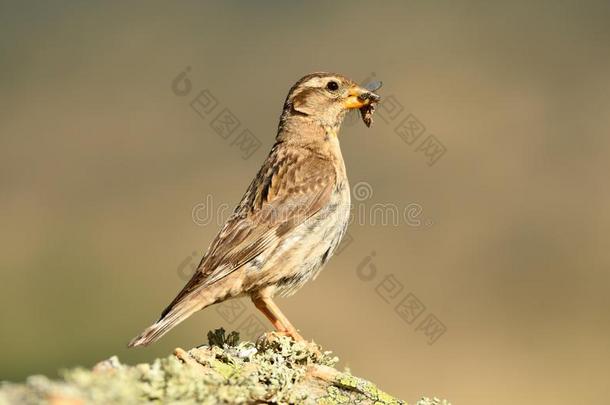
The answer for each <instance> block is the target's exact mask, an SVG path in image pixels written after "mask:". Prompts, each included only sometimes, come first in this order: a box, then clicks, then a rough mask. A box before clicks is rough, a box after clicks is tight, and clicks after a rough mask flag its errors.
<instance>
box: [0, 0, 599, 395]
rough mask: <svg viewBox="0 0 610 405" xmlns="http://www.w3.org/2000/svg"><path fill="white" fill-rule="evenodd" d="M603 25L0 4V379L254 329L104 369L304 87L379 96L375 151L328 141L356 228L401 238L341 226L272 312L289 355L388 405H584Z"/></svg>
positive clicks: (217, 7) (340, 7)
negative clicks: (428, 403)
mask: <svg viewBox="0 0 610 405" xmlns="http://www.w3.org/2000/svg"><path fill="white" fill-rule="evenodd" d="M608 21H610V4H609V3H608V2H604V1H599V2H595V1H587V2H577V1H564V2H551V1H545V2H535V3H532V2H510V4H509V3H507V2H502V3H499V2H495V3H490V2H482V1H481V2H448V1H446V2H445V1H443V2H424V1H418V2H413V1H412V2H385V3H383V4H375V3H372V2H362V3H356V2H350V3H339V2H333V3H332V4H326V3H321V2H320V3H313V2H308V3H303V4H300V5H299V4H291V5H288V4H284V3H280V2H277V3H276V2H260V3H258V4H256V5H254V4H250V3H247V2H235V1H234V2H226V3H224V4H220V3H202V2H201V3H200V2H182V3H179V4H178V3H173V2H172V3H169V2H139V3H138V2H130V3H129V4H121V3H119V2H114V3H103V4H102V3H101V2H100V3H99V4H95V3H88V4H81V3H80V2H75V1H74V2H53V3H52V4H51V3H48V4H47V3H44V2H38V3H33V2H30V3H28V4H25V3H18V2H12V4H10V3H9V2H2V4H1V5H0V27H1V28H0V33H1V35H0V72H1V73H0V94H1V97H0V213H1V214H0V218H2V220H1V228H2V232H0V238H1V239H0V246H1V247H2V248H1V249H2V254H1V255H0V271H1V277H2V283H1V284H0V297H2V302H3V304H2V305H1V306H0V321H1V325H2V331H1V332H0V352H1V356H2V361H1V362H0V379H3V380H13V381H19V380H23V379H24V378H25V377H26V376H28V375H30V374H34V373H43V374H47V375H51V376H56V375H57V370H58V369H61V368H67V367H74V366H86V367H90V366H92V365H93V364H95V363H96V362H97V361H99V360H102V359H104V358H107V357H109V356H111V355H113V354H117V355H118V356H119V357H120V359H121V360H122V361H125V362H128V363H132V364H133V363H136V362H142V361H148V360H151V359H153V358H154V357H157V356H165V355H167V354H168V353H170V352H171V351H172V350H173V349H174V347H177V346H180V347H183V348H189V347H192V346H193V345H197V344H200V343H203V342H205V341H206V339H205V334H206V333H207V331H208V330H209V329H212V328H216V327H220V326H223V327H225V328H226V329H237V330H240V331H242V334H243V335H244V336H245V337H248V338H250V337H251V335H252V334H255V332H256V330H255V329H256V328H255V329H252V325H259V327H260V325H262V326H263V328H268V329H270V328H271V326H270V325H269V324H268V323H267V321H266V320H265V319H264V318H263V317H262V316H261V315H259V314H258V312H257V311H256V310H255V309H254V307H253V306H252V305H251V304H250V302H248V301H247V300H242V301H236V303H235V305H233V306H226V305H225V306H222V307H212V308H208V309H206V310H204V311H202V312H200V313H198V314H196V315H195V316H193V317H191V318H190V319H188V320H187V321H186V322H184V323H183V324H181V325H180V326H179V327H177V328H175V329H174V330H172V332H171V333H169V334H168V335H167V336H166V337H165V338H163V339H162V340H160V341H159V342H158V343H157V344H155V345H153V346H151V347H149V348H146V349H140V350H127V349H126V343H127V341H128V340H129V339H131V338H132V337H133V336H134V335H136V334H137V333H139V332H140V331H141V330H142V329H143V328H144V327H146V326H148V325H149V324H150V323H151V322H152V321H154V320H155V319H156V318H157V317H158V315H159V313H160V311H161V310H162V309H163V308H164V307H165V305H166V304H167V303H169V301H170V300H171V299H172V298H173V297H174V295H175V294H176V293H177V292H178V290H179V289H180V288H181V287H182V285H183V284H184V282H185V280H186V278H188V274H189V272H190V271H192V270H191V269H192V266H193V265H194V264H195V262H196V261H198V259H199V257H200V256H201V254H202V253H203V252H204V251H205V249H206V248H207V246H208V244H209V243H210V242H211V240H212V238H213V237H214V236H215V234H216V233H217V231H218V230H219V228H220V224H219V223H217V222H218V220H217V219H215V218H212V219H211V217H210V216H209V215H211V214H209V213H210V212H212V213H216V212H218V210H221V211H222V210H223V209H224V210H225V211H222V213H221V214H220V215H221V216H223V215H224V218H226V215H228V210H230V209H232V208H233V206H234V204H236V203H237V202H238V200H239V199H240V198H241V196H242V194H243V192H244V191H245V189H246V187H247V185H248V184H249V182H250V180H251V179H252V177H253V176H254V174H255V172H256V170H257V169H258V168H259V166H260V164H261V163H262V161H263V160H264V158H265V156H266V154H267V152H268V150H269V148H270V147H271V145H272V143H273V140H274V136H275V131H276V128H277V120H278V117H279V114H280V111H281V107H282V103H283V101H284V98H285V96H286V93H287V91H288V89H289V88H290V87H291V86H292V84H293V83H294V82H295V81H296V80H297V79H299V78H300V77H301V76H303V75H304V74H306V73H309V72H312V71H319V70H326V71H335V72H340V73H343V74H345V75H347V76H349V77H351V78H353V79H354V80H356V81H363V80H367V78H370V77H376V78H377V79H380V80H383V82H384V87H383V88H382V90H380V93H381V94H382V95H383V96H384V97H386V102H385V103H384V104H382V105H381V106H380V108H379V109H378V114H377V115H376V116H375V123H374V124H373V126H372V127H371V128H370V129H367V128H366V127H365V126H364V125H362V123H361V122H359V120H357V119H354V117H350V118H349V119H348V121H347V122H346V124H345V125H344V128H343V131H342V133H341V136H340V139H341V143H342V149H343V155H344V157H345V160H346V165H347V169H348V174H349V176H350V181H351V184H352V185H353V186H354V187H355V185H358V186H359V187H361V190H358V193H359V194H358V195H357V196H354V197H357V198H354V199H353V200H354V203H355V208H354V209H355V210H364V212H369V213H370V212H371V211H372V210H374V209H377V208H378V207H385V208H382V209H383V210H388V209H390V211H392V212H399V213H400V217H399V219H398V221H394V220H392V219H390V220H389V221H386V223H385V224H384V223H383V221H381V220H380V219H379V217H376V215H377V214H375V215H369V216H366V215H365V219H364V220H359V219H357V220H355V221H354V222H353V223H352V225H351V226H350V228H349V236H348V240H347V241H346V242H345V243H344V244H343V245H342V250H341V252H340V254H338V256H337V257H335V258H334V259H333V260H331V261H330V263H329V264H328V265H327V266H326V268H325V270H324V271H323V272H322V273H321V276H320V277H319V278H318V279H317V280H316V281H315V282H313V283H309V284H308V285H307V286H306V287H305V288H304V289H302V290H301V291H299V292H298V293H297V294H296V295H295V296H293V297H290V298H287V299H280V300H279V305H280V306H281V307H282V308H283V310H284V312H285V313H286V314H287V315H288V317H289V318H290V319H291V320H292V322H293V323H295V324H296V325H297V327H298V328H299V329H300V330H301V332H302V334H303V335H304V336H306V337H308V338H310V339H314V340H315V341H316V342H318V343H320V344H322V345H323V347H324V348H325V349H327V350H332V351H334V352H335V353H336V354H337V355H338V356H339V357H340V358H341V363H340V365H341V366H346V367H349V368H350V369H351V371H352V372H353V373H355V374H356V375H359V376H362V377H365V378H368V379H370V380H372V381H374V382H375V383H377V384H379V386H380V387H382V388H383V389H385V390H386V391H388V392H389V393H391V394H394V395H396V396H399V397H400V398H403V399H405V400H407V401H409V402H413V401H414V400H416V399H417V398H419V397H420V396H422V395H427V396H438V397H445V398H448V399H450V400H452V402H453V403H456V404H483V403H490V402H491V403H496V404H514V403H516V402H519V401H524V402H525V401H527V402H528V403H585V402H587V401H596V402H597V403H600V402H603V401H604V400H603V398H606V400H607V398H608V396H609V395H610V388H609V386H608V383H607V382H608V377H609V375H610V373H609V372H610V367H609V366H608V362H609V361H610V340H609V333H610V302H609V298H608V297H609V294H608V284H609V281H610V272H609V271H608V269H609V264H610V251H609V250H608V240H609V239H608V237H607V234H608V231H610V229H609V225H610V210H608V207H609V204H610V187H608V174H609V167H608V157H609V152H610V137H609V136H608V128H609V127H610V114H609V113H608V112H609V109H610V77H609V72H610V25H609V24H608ZM183 72H186V73H185V75H184V76H180V77H179V78H177V76H178V75H180V74H181V73H183ZM178 79H179V80H178ZM176 80H178V81H176ZM201 92H204V93H203V95H204V96H205V100H208V101H209V100H212V101H210V103H208V104H206V106H207V107H206V108H208V109H212V110H211V111H210V112H209V113H208V112H206V111H207V110H206V111H203V112H202V110H203V109H202V108H201V105H202V102H201V100H202V99H201V94H202V93H201ZM193 100H199V101H200V102H199V103H198V102H195V103H193ZM212 107H214V108H212ZM225 108H226V109H228V111H229V112H230V114H231V117H232V118H231V119H233V122H234V123H237V121H239V125H238V126H236V125H233V126H232V127H231V129H230V131H228V132H229V133H227V132H222V131H218V126H217V125H215V124H214V120H215V117H217V116H218V115H219V114H225V115H226V114H227V113H226V112H223V110H224V109H225ZM197 109H198V111H197ZM246 129H247V130H249V131H250V132H247V133H245V134H244V133H243V131H244V130H246ZM231 131H234V132H231ZM252 137H254V138H252ZM246 139H248V140H249V141H251V140H252V139H255V142H254V144H252V143H251V142H250V143H249V144H248V145H250V146H248V145H246V142H245V140H246ZM252 145H255V146H256V145H258V147H256V148H255V147H252ZM363 190H364V191H363ZM223 207H224V208H223ZM388 207H390V208H388ZM208 209H210V211H206V210H208ZM396 210H398V211H396ZM376 212H377V211H376ZM386 212H387V211H386ZM403 214H404V215H403ZM214 215H216V214H214ZM384 215H386V217H387V215H388V214H384ZM374 218H377V219H374Z"/></svg>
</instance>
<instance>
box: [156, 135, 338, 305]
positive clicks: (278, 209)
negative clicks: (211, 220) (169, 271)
mask: <svg viewBox="0 0 610 405" xmlns="http://www.w3.org/2000/svg"><path fill="white" fill-rule="evenodd" d="M335 178H336V172H335V170H334V167H333V164H332V162H331V161H329V160H327V159H324V158H322V157H320V156H317V155H315V154H313V153H312V152H310V151H308V150H303V149H301V150H299V151H298V152H297V153H295V152H292V153H290V152H286V151H285V150H284V149H282V148H280V147H277V148H274V149H273V150H272V151H271V154H270V155H269V157H268V158H267V161H266V162H265V164H264V165H263V167H262V168H261V170H260V171H259V173H258V175H257V176H256V178H255V179H254V180H253V181H252V183H251V184H250V187H249V188H248V191H247V192H246V194H245V195H244V197H243V199H242V201H241V202H240V204H239V206H238V207H237V209H236V210H235V212H234V213H233V215H232V216H231V218H229V220H228V221H227V222H226V224H225V225H224V227H223V228H222V230H221V231H220V233H219V234H218V236H216V238H215V239H214V241H213V242H212V244H211V245H210V248H209V249H208V252H207V253H206V255H205V256H204V257H203V259H202V260H201V263H200V264H199V267H198V269H197V272H196V273H195V274H194V275H193V277H192V278H191V280H190V281H189V282H188V283H187V284H186V286H185V287H184V288H183V289H182V291H181V292H180V293H179V294H178V296H177V297H176V298H175V299H174V301H173V302H172V303H171V304H170V305H169V307H168V308H167V309H166V310H165V311H164V313H166V312H167V311H168V310H169V309H170V308H171V307H172V306H173V305H174V304H176V303H177V302H178V301H180V300H182V299H183V298H185V297H186V296H187V295H189V294H190V293H192V292H193V291H195V290H199V289H200V288H203V287H206V286H209V285H211V284H213V283H215V282H217V281H219V280H221V279H223V278H224V277H226V276H228V275H229V274H231V273H232V272H234V271H235V270H237V269H238V268H240V267H241V266H243V265H244V264H246V263H248V262H249V261H251V260H253V259H254V258H255V257H257V256H258V255H259V254H261V253H262V252H264V251H265V250H266V249H267V248H269V247H270V246H274V245H275V244H276V243H277V242H278V239H279V238H281V237H282V236H283V235H285V234H287V233H289V232H290V231H291V230H293V229H294V228H295V227H297V226H298V225H300V224H301V223H303V222H304V221H305V220H307V219H308V218H310V217H311V216H312V215H314V214H315V213H316V212H318V211H319V210H320V209H321V208H322V207H324V206H325V205H326V204H327V203H328V201H329V199H330V196H331V192H332V188H333V186H334V184H335Z"/></svg>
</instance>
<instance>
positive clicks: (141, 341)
mask: <svg viewBox="0 0 610 405" xmlns="http://www.w3.org/2000/svg"><path fill="white" fill-rule="evenodd" d="M199 309H201V307H199V306H196V305H193V303H192V302H188V301H187V302H181V303H178V304H177V305H175V306H173V307H171V308H168V310H166V311H164V312H163V314H162V315H161V318H160V319H159V320H158V321H157V322H155V323H154V324H152V325H150V326H149V327H148V328H146V329H145V330H144V332H142V333H141V334H140V335H138V336H136V337H135V338H133V339H132V340H131V342H129V344H128V345H127V347H137V346H148V345H149V344H151V343H153V342H155V341H157V340H158V339H159V338H161V336H163V335H165V334H166V333H167V332H169V331H170V329H172V328H173V327H174V326H176V325H178V324H179V323H180V322H182V321H184V320H185V319H186V318H188V317H189V316H190V315H191V314H193V312H196V311H198V310H199Z"/></svg>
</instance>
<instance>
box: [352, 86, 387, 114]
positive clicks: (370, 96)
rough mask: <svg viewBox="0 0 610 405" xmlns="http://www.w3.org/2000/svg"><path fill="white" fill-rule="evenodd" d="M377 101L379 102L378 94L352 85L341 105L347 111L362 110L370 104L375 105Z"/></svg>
mask: <svg viewBox="0 0 610 405" xmlns="http://www.w3.org/2000/svg"><path fill="white" fill-rule="evenodd" d="M379 100H381V97H379V95H378V94H375V93H373V92H372V91H370V90H367V89H365V88H362V87H360V86H356V85H353V86H352V87H350V89H349V92H348V96H347V98H346V99H345V101H344V103H343V105H344V107H345V108H346V109H347V110H352V109H355V108H362V107H364V106H366V105H369V104H371V103H377V102H379Z"/></svg>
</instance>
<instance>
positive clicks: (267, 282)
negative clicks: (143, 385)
mask: <svg viewBox="0 0 610 405" xmlns="http://www.w3.org/2000/svg"><path fill="white" fill-rule="evenodd" d="M379 87H381V83H380V82H375V83H371V84H370V85H369V86H366V87H362V86H359V85H358V84H356V83H355V82H354V81H352V80H350V79H348V78H347V77H345V76H342V75H339V74H333V73H326V72H317V73H311V74H308V75H306V76H304V77H303V78H301V79H300V80H299V81H297V82H296V84H295V85H294V86H292V88H291V89H290V91H289V93H288V96H287V97H286V100H285V102H284V107H283V110H282V114H281V116H280V122H279V126H278V131H277V136H276V139H275V143H274V145H273V147H272V148H271V151H270V153H269V156H267V158H266V160H265V162H264V163H263V165H262V167H261V168H260V170H259V171H258V174H257V175H256V177H255V178H254V180H252V182H251V183H250V186H249V187H248V189H247V191H246V193H245V194H244V196H243V198H242V199H241V201H240V203H239V205H238V206H237V207H236V209H235V211H234V212H233V214H232V215H231V216H230V218H229V219H228V220H227V222H226V223H225V225H224V226H223V227H222V229H221V231H220V233H219V234H218V235H217V236H216V238H215V239H214V240H213V241H212V243H211V245H210V246H209V248H208V251H207V253H206V254H205V255H204V256H203V258H202V259H201V262H200V263H199V265H198V267H197V269H196V271H195V273H194V274H193V276H192V278H191V279H190V280H189V281H188V283H187V284H186V285H185V286H184V288H183V289H182V290H181V291H180V293H178V295H177V296H176V297H175V298H174V300H173V301H172V302H171V303H170V304H169V305H168V306H167V308H165V310H164V311H163V312H162V313H161V316H160V318H159V320H157V321H156V322H155V323H154V324H152V325H151V326H150V327H148V328H147V329H146V330H144V331H143V332H142V333H141V334H140V335H139V336H137V337H135V338H134V339H133V340H131V342H129V344H128V347H136V346H146V345H149V344H150V343H152V342H154V341H156V340H157V339H159V338H160V337H161V336H163V335H165V334H166V333H167V332H168V331H169V330H170V329H172V328H173V327H174V326H176V325H178V324H179V323H180V322H182V321H184V320H185V319H186V318H188V317H189V316H190V315H192V314H193V313H194V312H197V311H199V310H202V309H203V308H206V307H208V306H210V305H213V304H216V303H220V302H223V301H225V300H228V299H232V298H237V297H242V296H249V297H250V298H251V300H252V302H253V303H254V305H255V306H256V308H258V309H259V310H260V311H261V312H262V313H263V314H264V315H265V316H266V317H267V318H268V319H269V321H270V322H271V323H272V324H273V326H274V327H275V329H276V331H277V333H280V334H284V335H287V336H290V337H292V338H293V339H295V340H303V338H302V337H301V336H300V335H299V333H298V331H297V329H296V328H295V327H294V326H293V325H292V324H291V323H290V321H289V320H288V318H286V316H285V315H284V314H283V313H282V312H281V311H280V309H279V308H278V306H277V305H276V304H275V302H274V301H273V298H274V296H276V295H279V296H289V295H292V294H294V293H295V292H296V291H297V290H298V289H299V288H300V287H302V286H303V285H304V284H305V283H306V282H307V281H309V280H311V279H315V278H316V276H317V275H318V274H319V272H320V270H321V269H322V267H323V266H324V265H325V264H326V263H327V262H328V260H329V259H330V257H331V256H332V255H333V252H334V251H335V250H336V249H337V246H338V245H339V242H340V241H341V238H342V237H343V235H344V234H345V231H346V228H347V225H348V221H349V215H350V188H349V183H348V179H347V174H346V171H345V164H344V162H343V156H342V155H341V148H340V146H339V138H338V132H339V129H340V127H341V123H342V122H343V119H344V117H345V114H346V113H347V112H348V111H350V110H360V113H361V116H362V120H363V121H364V123H365V124H366V125H367V126H370V125H371V116H372V114H373V112H374V108H375V105H376V104H377V103H378V102H379V101H380V96H379V95H377V94H376V93H375V91H376V90H377V89H378V88H379Z"/></svg>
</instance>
